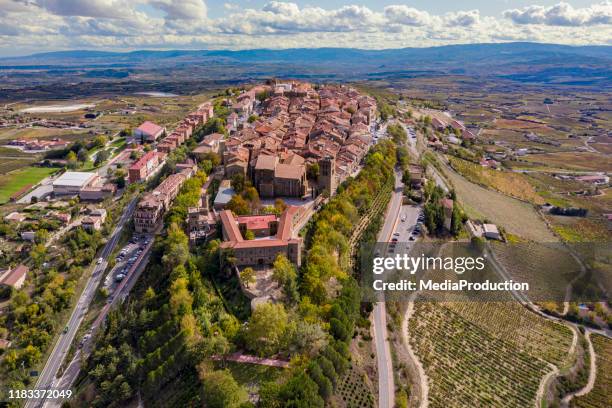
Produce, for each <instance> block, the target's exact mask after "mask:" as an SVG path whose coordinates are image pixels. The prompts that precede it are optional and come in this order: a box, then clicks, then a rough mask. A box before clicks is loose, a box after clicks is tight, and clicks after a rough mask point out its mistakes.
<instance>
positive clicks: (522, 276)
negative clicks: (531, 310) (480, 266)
mask: <svg viewBox="0 0 612 408" xmlns="http://www.w3.org/2000/svg"><path fill="white" fill-rule="evenodd" d="M492 248H493V251H494V253H495V256H496V258H497V259H498V260H499V262H500V263H501V264H502V265H503V267H504V268H505V269H506V271H507V272H508V273H509V274H510V276H511V277H512V278H513V279H514V280H515V281H518V282H528V283H529V284H530V290H529V293H528V294H527V295H528V296H529V297H530V298H531V300H532V301H534V302H535V301H540V302H543V301H563V299H564V297H565V290H566V287H567V285H569V283H570V282H571V281H572V280H573V279H574V278H576V277H577V276H578V275H579V274H580V272H581V269H580V265H578V263H577V262H576V261H575V260H574V258H573V257H572V256H571V255H570V254H569V253H568V252H567V251H566V249H565V247H564V246H563V245H562V244H560V243H555V244H550V243H531V242H530V243H517V244H503V243H493V245H492Z"/></svg>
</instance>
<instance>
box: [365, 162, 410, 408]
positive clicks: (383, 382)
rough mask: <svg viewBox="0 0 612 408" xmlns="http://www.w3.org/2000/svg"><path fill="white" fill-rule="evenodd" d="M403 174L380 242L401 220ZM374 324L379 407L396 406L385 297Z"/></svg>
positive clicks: (377, 306)
mask: <svg viewBox="0 0 612 408" xmlns="http://www.w3.org/2000/svg"><path fill="white" fill-rule="evenodd" d="M400 180H401V175H400V174H399V173H397V172H396V174H395V189H394V190H393V194H392V196H391V201H390V203H389V207H388V208H387V214H386V215H387V216H386V217H385V224H384V225H383V227H382V229H381V231H380V233H379V234H378V242H389V241H390V240H391V236H392V235H393V231H394V230H395V227H396V225H397V223H398V222H400V221H399V213H400V210H401V208H402V189H403V186H402V183H401V181H400ZM372 319H373V326H374V344H375V346H376V360H377V366H378V406H379V408H392V407H393V406H395V383H394V378H393V363H392V361H391V350H390V347H389V341H388V340H387V338H388V333H387V310H386V307H385V302H384V298H382V297H381V298H380V299H379V301H378V302H376V304H375V305H374V310H373V312H372Z"/></svg>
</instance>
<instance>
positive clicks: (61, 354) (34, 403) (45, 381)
mask: <svg viewBox="0 0 612 408" xmlns="http://www.w3.org/2000/svg"><path fill="white" fill-rule="evenodd" d="M136 203H137V199H133V200H132V201H130V203H129V204H128V205H127V206H126V208H125V210H124V211H123V215H122V216H121V219H120V220H119V222H118V223H117V226H116V227H115V229H114V230H113V232H112V234H111V236H110V238H109V240H108V242H107V243H106V245H105V246H104V248H103V249H102V253H101V254H100V256H101V258H103V259H104V261H103V262H102V263H101V264H99V265H96V266H95V267H94V270H93V272H92V274H91V276H90V277H89V280H88V281H87V284H86V285H85V289H84V290H83V292H82V293H81V296H80V298H79V300H78V302H77V304H76V306H75V308H74V310H73V311H72V315H71V316H70V320H69V321H68V324H67V327H68V331H67V332H66V333H62V334H60V337H59V339H58V340H57V342H56V343H55V346H54V347H53V351H52V352H51V355H50V356H49V358H48V359H47V363H46V364H45V367H44V368H43V370H42V372H41V373H40V376H39V377H38V381H37V382H36V386H35V389H49V388H53V384H54V382H55V377H56V376H57V372H58V371H59V368H60V366H61V365H62V362H63V361H64V358H65V357H66V355H67V354H68V350H69V349H70V345H71V344H72V341H73V340H74V337H75V336H76V333H77V330H78V328H79V326H80V324H81V322H82V320H83V318H84V316H85V314H86V313H87V309H88V308H89V304H90V303H91V301H92V300H93V298H94V296H95V293H96V288H97V287H98V285H99V283H100V280H101V279H102V275H103V272H104V270H105V269H106V266H107V265H108V257H109V256H110V254H111V253H112V252H113V249H114V248H115V246H116V245H117V242H118V241H119V238H120V236H121V230H122V229H123V226H124V225H125V223H126V222H127V221H128V220H129V219H131V218H132V214H133V212H134V209H135V208H136ZM43 403H44V400H42V399H40V400H33V399H31V400H28V402H27V403H26V405H25V406H26V408H33V407H39V406H42V405H43Z"/></svg>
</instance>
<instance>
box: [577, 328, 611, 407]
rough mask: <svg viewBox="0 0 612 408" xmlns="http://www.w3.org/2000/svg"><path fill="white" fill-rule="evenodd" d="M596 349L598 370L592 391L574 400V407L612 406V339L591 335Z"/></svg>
mask: <svg viewBox="0 0 612 408" xmlns="http://www.w3.org/2000/svg"><path fill="white" fill-rule="evenodd" d="M591 341H592V342H593V348H594V349H595V355H596V356H597V358H596V364H597V371H596V373H597V374H596V377H595V385H594V387H593V389H592V390H591V392H589V393H588V394H586V395H583V396H582V397H576V398H574V399H573V400H572V407H577V408H601V407H612V394H610V390H612V340H610V339H608V338H607V337H604V336H600V335H598V334H593V335H591Z"/></svg>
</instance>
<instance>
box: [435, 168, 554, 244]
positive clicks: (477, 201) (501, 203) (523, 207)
mask: <svg viewBox="0 0 612 408" xmlns="http://www.w3.org/2000/svg"><path fill="white" fill-rule="evenodd" d="M444 170H445V171H444V175H445V176H446V177H447V179H448V180H449V181H450V183H451V184H452V186H453V188H454V189H455V191H456V192H457V196H458V198H459V201H460V202H461V205H462V206H463V208H464V210H465V211H466V213H467V214H468V216H469V217H472V218H486V219H488V220H489V221H491V222H492V223H495V224H497V225H499V226H501V227H503V228H504V229H505V230H506V231H508V232H510V233H512V234H515V235H518V236H520V237H522V238H526V239H528V240H532V241H539V242H555V241H557V238H556V237H555V236H554V235H553V234H552V232H550V230H549V229H548V227H547V226H546V223H544V221H542V219H541V218H540V216H539V215H538V213H537V212H536V211H535V210H534V208H533V206H532V205H531V204H529V203H525V202H522V201H519V200H517V199H514V198H512V197H510V196H508V195H505V194H502V193H499V192H497V191H493V190H490V189H486V188H484V187H481V186H479V185H478V184H475V183H472V182H470V181H468V180H467V179H466V178H465V177H463V176H461V175H460V174H459V173H457V172H455V171H453V170H452V169H449V168H445V169H444Z"/></svg>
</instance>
